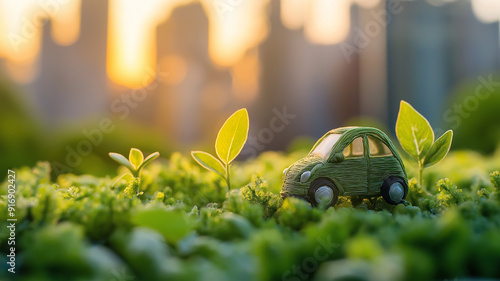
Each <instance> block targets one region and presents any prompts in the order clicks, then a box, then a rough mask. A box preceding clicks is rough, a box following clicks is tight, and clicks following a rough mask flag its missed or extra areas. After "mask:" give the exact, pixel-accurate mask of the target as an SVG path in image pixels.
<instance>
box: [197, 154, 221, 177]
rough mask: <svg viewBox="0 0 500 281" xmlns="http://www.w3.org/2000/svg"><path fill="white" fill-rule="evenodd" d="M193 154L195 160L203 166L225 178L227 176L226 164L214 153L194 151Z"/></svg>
mask: <svg viewBox="0 0 500 281" xmlns="http://www.w3.org/2000/svg"><path fill="white" fill-rule="evenodd" d="M191 156H193V158H194V160H195V161H196V162H198V164H200V165H201V166H202V167H203V168H205V169H207V170H210V171H212V172H215V173H217V174H219V175H220V176H221V177H223V178H225V177H226V170H225V169H224V165H222V163H221V162H220V161H219V159H217V158H215V156H213V155H212V154H210V153H206V152H203V151H192V152H191Z"/></svg>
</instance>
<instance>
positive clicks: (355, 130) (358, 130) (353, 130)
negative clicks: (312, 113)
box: [326, 126, 388, 138]
mask: <svg viewBox="0 0 500 281" xmlns="http://www.w3.org/2000/svg"><path fill="white" fill-rule="evenodd" d="M366 133H371V134H375V135H378V136H381V137H384V138H388V137H387V135H386V134H385V133H384V132H382V131H381V130H379V129H377V128H373V127H357V126H352V127H340V128H336V129H333V130H330V131H329V132H328V133H326V134H341V135H344V134H349V135H351V134H352V135H358V134H366Z"/></svg>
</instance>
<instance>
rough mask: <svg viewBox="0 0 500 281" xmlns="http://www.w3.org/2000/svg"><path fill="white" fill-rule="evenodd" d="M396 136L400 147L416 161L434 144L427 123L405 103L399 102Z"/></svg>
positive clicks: (432, 133)
mask: <svg viewBox="0 0 500 281" xmlns="http://www.w3.org/2000/svg"><path fill="white" fill-rule="evenodd" d="M396 136H397V137H398V140H399V143H400V144H401V147H402V148H403V149H404V150H405V151H406V152H407V153H408V154H410V156H412V157H413V158H415V159H416V160H417V161H420V160H421V159H422V158H424V157H425V155H426V154H427V152H428V151H429V149H430V147H431V145H432V144H433V143H434V132H433V131H432V128H431V125H430V124H429V121H427V119H425V117H423V116H422V115H421V114H420V113H418V111H416V110H415V109H414V108H413V107H412V106H411V105H410V104H409V103H407V102H405V101H401V107H400V108H399V114H398V120H397V121H396Z"/></svg>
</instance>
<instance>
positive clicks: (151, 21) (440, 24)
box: [0, 0, 500, 175]
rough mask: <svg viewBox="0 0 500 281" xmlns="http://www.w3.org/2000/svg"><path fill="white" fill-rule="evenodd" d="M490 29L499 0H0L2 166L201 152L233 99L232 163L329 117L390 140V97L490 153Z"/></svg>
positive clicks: (498, 43) (498, 47)
mask: <svg viewBox="0 0 500 281" xmlns="http://www.w3.org/2000/svg"><path fill="white" fill-rule="evenodd" d="M499 27H500V1H497V0H455V1H454V0H415V1H389V0H387V1H386V0H251V1H250V0H148V1H137V0H108V1H103V0H86V1H81V0H0V126H1V127H0V128H1V131H0V161H1V162H0V166H1V167H0V168H1V169H3V170H6V169H7V168H13V167H18V166H22V165H33V164H34V163H35V162H36V161H38V160H48V161H50V162H51V165H52V168H53V169H54V173H55V174H58V173H64V172H73V173H93V174H96V175H104V174H107V173H109V172H110V170H111V171H114V170H115V169H116V165H109V163H110V162H109V161H110V159H108V156H107V153H108V152H110V151H114V152H120V153H124V154H125V153H127V152H128V150H129V149H130V147H138V148H140V149H142V150H143V151H146V152H153V151H156V150H159V151H160V152H161V153H162V154H163V155H164V156H168V155H169V154H170V153H171V152H172V151H182V152H188V151H190V150H192V149H196V150H198V149H206V150H208V151H210V152H213V144H214V141H215V138H216V135H217V131H218V129H219V128H220V126H221V125H222V123H223V122H224V120H225V119H226V118H227V117H228V116H229V115H230V114H232V113H233V112H234V111H235V110H237V109H239V108H242V107H246V108H248V110H249V115H250V133H249V141H248V142H247V145H246V146H245V148H244V150H243V152H242V155H241V157H240V159H247V158H251V157H255V156H256V155H258V154H259V153H261V152H263V151H266V150H287V149H289V148H290V147H292V148H293V147H294V146H296V145H300V144H297V143H298V142H299V143H300V142H301V140H302V143H305V144H306V145H310V144H311V142H313V141H315V140H316V139H317V138H319V137H320V136H322V135H323V134H324V133H325V132H327V131H328V130H330V129H332V128H335V127H339V126H343V125H372V126H376V127H379V128H381V129H383V130H385V131H386V132H388V133H389V134H391V135H394V125H395V122H396V118H397V113H398V110H399V102H400V100H402V99H404V100H406V101H408V102H410V103H411V104H412V105H413V106H414V107H415V108H416V109H417V110H418V111H420V112H421V113H422V114H423V115H424V116H426V117H427V118H428V119H429V121H430V122H431V124H432V126H433V127H434V128H435V129H436V134H437V135H440V134H441V133H443V132H444V131H445V130H447V129H453V130H455V133H456V134H455V139H454V144H453V149H472V150H476V151H478V152H479V153H482V154H491V153H493V152H494V151H495V150H496V149H497V147H498V144H499V140H500V76H499V75H498V74H499V73H500V28H499ZM303 137H306V138H303ZM393 140H395V138H393Z"/></svg>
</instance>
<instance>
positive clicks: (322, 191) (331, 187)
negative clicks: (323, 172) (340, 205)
mask: <svg viewBox="0 0 500 281" xmlns="http://www.w3.org/2000/svg"><path fill="white" fill-rule="evenodd" d="M308 193H309V202H311V204H312V205H313V206H325V207H326V208H328V207H332V206H334V205H335V204H336V203H337V201H338V200H339V190H338V188H337V187H336V186H335V184H333V183H332V182H331V181H330V180H329V179H326V178H319V179H316V180H314V181H313V182H312V183H311V184H310V185H309V192H308Z"/></svg>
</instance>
